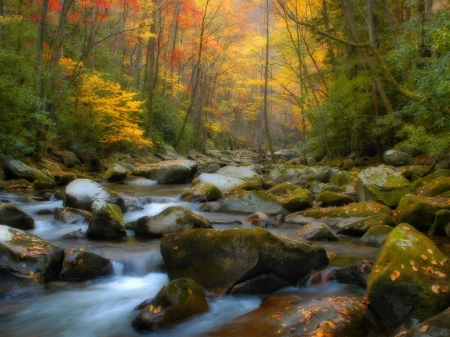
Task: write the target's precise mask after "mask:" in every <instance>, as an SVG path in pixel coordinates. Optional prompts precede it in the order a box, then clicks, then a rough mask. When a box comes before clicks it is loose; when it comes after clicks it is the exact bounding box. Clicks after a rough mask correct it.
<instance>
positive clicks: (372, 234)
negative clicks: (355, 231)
mask: <svg viewBox="0 0 450 337" xmlns="http://www.w3.org/2000/svg"><path fill="white" fill-rule="evenodd" d="M393 229H394V228H393V227H391V226H386V225H375V226H372V227H370V228H369V230H368V231H367V232H366V233H365V234H364V235H363V236H362V237H361V242H362V243H364V244H365V245H366V246H371V247H381V245H382V244H383V242H384V240H385V239H386V237H387V236H388V235H389V233H390V232H392V230H393Z"/></svg>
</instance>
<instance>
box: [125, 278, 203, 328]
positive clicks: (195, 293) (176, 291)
mask: <svg viewBox="0 0 450 337" xmlns="http://www.w3.org/2000/svg"><path fill="white" fill-rule="evenodd" d="M138 309H139V310H140V313H139V314H138V315H137V316H136V317H135V318H134V320H133V322H132V325H133V327H134V328H135V329H136V330H139V331H153V330H155V329H161V328H164V327H166V326H168V325H171V324H174V323H177V322H179V321H180V320H184V319H186V318H189V317H191V316H193V315H197V314H201V313H204V312H207V311H208V310H209V306H208V302H207V301H206V297H205V290H204V289H203V288H202V287H201V286H199V285H198V284H197V283H196V282H195V281H194V280H191V279H187V278H178V279H176V280H173V281H171V282H170V283H169V284H167V285H165V286H164V287H162V289H161V290H160V291H159V292H158V294H157V295H156V297H155V298H153V299H152V300H150V301H146V302H144V304H143V305H141V306H138Z"/></svg>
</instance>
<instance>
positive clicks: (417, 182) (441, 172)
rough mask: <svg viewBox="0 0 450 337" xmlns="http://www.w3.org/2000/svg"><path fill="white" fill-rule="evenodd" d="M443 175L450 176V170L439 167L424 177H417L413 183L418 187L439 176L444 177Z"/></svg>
mask: <svg viewBox="0 0 450 337" xmlns="http://www.w3.org/2000/svg"><path fill="white" fill-rule="evenodd" d="M443 177H450V170H446V169H439V170H437V171H435V172H433V173H430V174H427V175H426V176H424V177H422V178H419V179H416V180H415V181H414V183H413V184H412V185H413V187H414V188H416V189H418V188H420V187H422V186H424V185H426V184H428V183H430V182H431V181H433V180H435V179H437V178H443Z"/></svg>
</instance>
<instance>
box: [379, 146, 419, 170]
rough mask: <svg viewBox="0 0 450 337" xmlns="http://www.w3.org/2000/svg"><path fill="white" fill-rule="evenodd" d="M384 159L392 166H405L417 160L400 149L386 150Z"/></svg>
mask: <svg viewBox="0 0 450 337" xmlns="http://www.w3.org/2000/svg"><path fill="white" fill-rule="evenodd" d="M383 160H384V162H385V164H386V165H390V166H405V165H414V164H415V160H414V159H413V157H412V156H411V155H410V154H408V153H405V152H402V151H398V150H388V151H386V152H384V153H383Z"/></svg>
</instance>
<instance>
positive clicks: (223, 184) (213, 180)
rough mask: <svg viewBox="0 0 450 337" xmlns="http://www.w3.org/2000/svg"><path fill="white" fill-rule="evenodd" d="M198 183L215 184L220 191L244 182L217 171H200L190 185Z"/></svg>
mask: <svg viewBox="0 0 450 337" xmlns="http://www.w3.org/2000/svg"><path fill="white" fill-rule="evenodd" d="M200 183H210V184H213V185H214V186H217V187H218V188H220V189H221V190H222V191H227V190H229V189H231V188H233V187H235V186H239V185H241V184H243V183H244V180H242V179H237V178H230V177H225V176H223V175H220V174H217V173H202V174H200V175H199V176H198V177H196V178H195V179H194V180H192V185H193V186H195V185H197V184H200Z"/></svg>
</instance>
